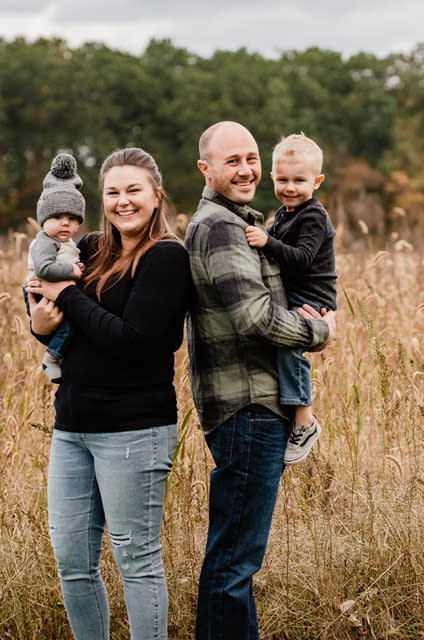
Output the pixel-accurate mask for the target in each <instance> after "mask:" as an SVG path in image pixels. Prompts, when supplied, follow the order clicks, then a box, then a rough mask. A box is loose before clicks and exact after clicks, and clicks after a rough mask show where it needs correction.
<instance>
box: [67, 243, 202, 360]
mask: <svg viewBox="0 0 424 640" xmlns="http://www.w3.org/2000/svg"><path fill="white" fill-rule="evenodd" d="M115 286H116V287H119V283H117V284H116V285H115ZM190 291H191V278H190V269H189V263H188V256H187V253H186V251H185V249H184V247H182V246H181V245H178V244H177V243H174V242H166V241H164V242H159V243H157V244H156V245H154V246H153V247H152V248H151V249H149V251H148V252H147V253H146V254H145V255H144V256H143V258H142V260H141V262H140V264H139V266H138V268H137V272H136V274H135V276H134V279H133V282H132V286H131V291H130V294H129V296H128V299H127V302H126V304H125V307H124V309H123V312H122V317H120V316H118V315H115V314H113V313H111V312H109V311H107V310H106V309H105V308H104V307H102V306H101V304H98V303H97V302H95V301H94V300H92V299H91V298H89V297H88V296H87V295H86V294H85V293H84V291H82V290H80V289H79V288H78V287H76V286H69V287H67V288H66V289H64V290H63V291H62V292H61V294H60V295H59V296H58V298H57V300H56V304H57V306H58V307H59V308H60V309H62V311H64V313H65V315H66V317H67V318H68V319H69V320H71V321H72V323H73V324H74V325H75V326H76V327H77V328H78V330H79V331H80V332H81V333H83V334H84V335H85V336H86V337H88V338H89V339H90V341H92V342H93V343H94V344H95V345H97V347H98V348H99V349H105V350H107V351H108V352H110V353H111V354H112V355H113V356H114V357H120V358H122V359H124V360H131V359H134V358H137V357H139V355H140V354H143V353H146V352H151V351H153V350H155V349H157V348H158V347H159V346H163V345H169V342H170V340H172V339H174V340H175V338H171V336H175V327H176V324H175V323H179V324H180V325H181V326H182V324H183V319H184V316H185V312H186V310H187V309H188V306H189V298H190ZM171 346H172V345H171Z"/></svg>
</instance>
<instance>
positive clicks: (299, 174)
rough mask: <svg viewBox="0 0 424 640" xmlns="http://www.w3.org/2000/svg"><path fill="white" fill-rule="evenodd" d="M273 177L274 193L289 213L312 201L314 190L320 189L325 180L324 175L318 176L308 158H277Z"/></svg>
mask: <svg viewBox="0 0 424 640" xmlns="http://www.w3.org/2000/svg"><path fill="white" fill-rule="evenodd" d="M271 177H272V179H273V181H274V193H275V195H276V197H277V198H278V200H280V202H282V203H283V204H284V205H285V206H286V208H287V211H293V209H295V208H296V207H298V206H299V205H301V204H303V203H304V202H306V201H307V200H310V199H311V198H312V195H313V192H314V190H315V189H318V187H319V186H320V184H321V183H322V182H323V180H324V178H325V176H324V175H323V174H322V173H321V174H318V175H317V172H316V170H315V169H314V167H313V166H312V162H310V161H309V160H308V158H307V156H305V158H299V157H296V158H290V157H281V158H277V160H276V162H275V164H274V167H273V170H272V172H271Z"/></svg>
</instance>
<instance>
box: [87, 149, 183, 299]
mask: <svg viewBox="0 0 424 640" xmlns="http://www.w3.org/2000/svg"><path fill="white" fill-rule="evenodd" d="M124 166H132V167H140V168H141V169H144V170H145V171H146V172H147V174H148V178H149V180H150V182H151V185H152V187H153V189H154V190H155V192H156V193H157V194H158V195H159V198H160V203H159V206H158V207H157V208H156V209H155V210H154V212H153V215H152V217H151V218H150V221H149V223H148V224H147V225H146V227H145V229H143V231H142V233H141V234H140V239H139V241H138V243H137V245H136V246H135V247H134V249H133V250H132V251H131V252H130V253H129V254H128V255H125V256H123V255H122V244H121V236H120V233H119V231H118V230H117V229H116V228H115V227H114V226H113V225H112V224H111V223H110V222H109V220H108V219H107V218H106V216H105V213H104V210H103V218H102V233H100V235H99V245H98V249H97V251H96V253H95V254H94V256H93V258H92V259H91V260H90V262H89V264H88V265H87V269H86V273H85V274H84V286H85V287H86V286H87V285H89V284H90V283H91V282H94V281H95V280H98V282H97V284H96V294H97V296H98V297H100V295H101V293H102V291H103V290H104V288H105V285H106V284H107V288H110V287H112V286H113V285H114V284H116V283H117V282H119V280H121V279H122V278H123V277H124V276H125V275H126V273H128V271H130V270H131V275H134V273H135V270H136V268H137V265H138V263H139V261H140V258H141V257H142V256H143V254H144V253H145V252H146V251H147V249H149V248H150V247H151V246H152V245H153V244H155V243H156V242H159V241H160V240H165V239H175V235H174V234H173V233H172V232H171V230H170V228H169V226H168V223H167V221H166V214H167V212H168V203H167V197H166V193H165V191H164V189H163V186H162V176H161V173H160V171H159V169H158V166H157V164H156V162H155V161H154V159H153V157H152V156H151V155H150V154H149V153H147V152H146V151H144V150H143V149H140V148H139V147H131V148H128V149H118V150H117V151H113V152H112V153H111V154H110V155H109V156H107V158H106V159H105V160H104V162H103V164H102V166H101V168H100V177H99V187H100V190H101V192H103V186H104V179H105V175H106V174H107V172H108V171H109V170H110V169H112V167H124ZM113 276H116V277H113ZM112 277H113V279H112V280H110V278H112Z"/></svg>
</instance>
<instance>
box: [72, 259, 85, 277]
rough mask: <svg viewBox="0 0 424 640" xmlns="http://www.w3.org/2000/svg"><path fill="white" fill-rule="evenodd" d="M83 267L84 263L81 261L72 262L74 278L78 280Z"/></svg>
mask: <svg viewBox="0 0 424 640" xmlns="http://www.w3.org/2000/svg"><path fill="white" fill-rule="evenodd" d="M84 269H85V265H84V264H83V263H82V262H75V264H74V278H75V280H79V278H81V276H82V272H83V271H84Z"/></svg>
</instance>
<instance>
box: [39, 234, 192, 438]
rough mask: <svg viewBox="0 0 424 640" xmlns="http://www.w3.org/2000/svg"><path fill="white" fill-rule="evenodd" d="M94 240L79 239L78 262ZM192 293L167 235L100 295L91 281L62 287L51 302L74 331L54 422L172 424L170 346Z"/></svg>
mask: <svg viewBox="0 0 424 640" xmlns="http://www.w3.org/2000/svg"><path fill="white" fill-rule="evenodd" d="M96 242H97V241H96V237H95V236H94V234H91V235H89V236H85V237H84V238H82V239H81V240H80V242H79V248H80V249H81V259H82V261H83V262H85V263H87V260H88V259H89V258H90V256H91V255H92V254H93V253H94V251H95V246H96ZM190 295H191V276H190V267H189V263H188V257H187V253H186V251H185V249H184V247H183V246H182V245H180V244H179V243H178V242H175V241H170V240H164V241H161V242H158V243H156V244H155V245H153V246H152V247H151V248H150V249H148V251H147V252H146V253H145V254H144V255H143V257H142V258H141V260H140V262H139V264H138V267H137V269H136V272H135V274H134V277H132V276H131V274H130V273H127V274H126V275H125V276H124V278H123V279H122V280H120V281H119V282H117V283H116V284H115V285H114V286H113V287H111V288H110V289H106V290H103V292H102V294H101V297H100V301H99V300H98V298H97V296H96V293H95V283H92V284H91V285H89V286H88V288H87V289H86V290H81V289H80V288H79V287H77V286H72V285H70V286H69V287H67V288H66V289H64V290H63V291H62V292H61V293H60V295H59V296H58V298H57V300H56V303H55V304H56V305H57V306H58V307H59V308H60V309H61V310H62V311H63V312H64V313H65V316H66V317H67V318H68V319H69V320H71V322H72V324H73V326H74V328H75V336H74V337H73V338H72V341H71V343H70V345H69V348H68V351H67V352H66V355H65V358H64V360H63V364H62V383H61V384H60V386H59V387H58V390H57V392H56V399H55V408H56V421H55V428H57V429H62V430H66V431H78V432H91V433H93V432H97V433H100V432H108V431H126V430H133V429H142V428H147V427H152V426H160V425H167V424H174V423H175V422H176V420H177V408H176V396H175V390H174V387H173V377H174V352H175V351H176V350H177V349H178V348H179V346H180V345H181V342H182V339H183V328H184V319H185V314H186V312H187V310H188V307H189V301H190ZM36 337H37V338H38V339H39V340H40V341H42V342H45V340H44V337H43V336H36Z"/></svg>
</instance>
